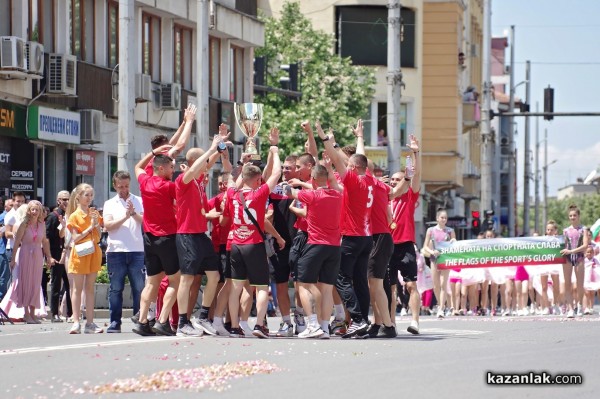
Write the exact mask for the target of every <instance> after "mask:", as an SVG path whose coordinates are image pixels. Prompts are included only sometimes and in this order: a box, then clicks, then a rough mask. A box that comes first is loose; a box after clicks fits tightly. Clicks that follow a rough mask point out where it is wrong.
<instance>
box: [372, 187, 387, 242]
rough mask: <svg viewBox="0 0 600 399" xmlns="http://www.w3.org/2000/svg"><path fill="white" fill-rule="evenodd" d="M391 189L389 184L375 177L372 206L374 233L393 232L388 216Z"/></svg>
mask: <svg viewBox="0 0 600 399" xmlns="http://www.w3.org/2000/svg"><path fill="white" fill-rule="evenodd" d="M391 189H392V188H391V187H390V186H388V185H387V184H385V183H383V182H382V181H380V180H378V179H376V178H373V206H372V207H371V231H372V233H373V234H384V233H388V234H389V233H391V230H390V226H389V224H388V218H387V210H388V206H389V205H390V200H389V194H390V191H391Z"/></svg>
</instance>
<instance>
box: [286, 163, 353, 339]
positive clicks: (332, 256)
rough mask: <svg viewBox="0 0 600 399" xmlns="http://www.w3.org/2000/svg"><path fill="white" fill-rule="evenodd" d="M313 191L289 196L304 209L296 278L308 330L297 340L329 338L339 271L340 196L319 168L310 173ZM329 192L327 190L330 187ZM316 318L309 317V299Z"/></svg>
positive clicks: (330, 176) (330, 177) (329, 175)
mask: <svg viewBox="0 0 600 399" xmlns="http://www.w3.org/2000/svg"><path fill="white" fill-rule="evenodd" d="M311 181H312V186H313V189H312V190H302V191H299V190H293V189H291V187H290V186H288V187H287V188H286V189H287V192H288V195H289V196H291V197H293V198H296V199H298V200H300V201H301V202H302V203H303V204H304V205H305V206H306V212H307V214H306V215H307V216H306V222H307V229H308V241H307V243H306V245H305V246H304V249H303V252H302V257H300V259H299V260H298V266H297V269H298V271H297V278H298V290H299V293H300V300H301V301H302V307H303V309H304V312H305V314H306V316H307V317H308V326H307V328H306V329H305V330H304V331H303V332H300V333H299V334H298V337H299V338H317V337H321V338H329V319H330V317H331V311H332V309H333V296H332V291H333V285H334V284H335V282H336V280H337V276H338V271H339V268H340V256H341V253H340V238H341V232H340V218H339V215H340V212H341V209H342V194H341V193H340V191H341V189H340V188H339V187H338V184H337V180H336V179H335V177H334V176H333V173H329V171H328V170H327V169H326V168H325V167H324V166H322V165H317V166H315V167H314V168H313V169H312V180H311ZM330 186H331V187H332V188H329V187H330ZM311 294H312V296H313V298H314V299H315V302H316V305H315V308H316V310H317V314H313V313H312V305H311V298H310V296H311Z"/></svg>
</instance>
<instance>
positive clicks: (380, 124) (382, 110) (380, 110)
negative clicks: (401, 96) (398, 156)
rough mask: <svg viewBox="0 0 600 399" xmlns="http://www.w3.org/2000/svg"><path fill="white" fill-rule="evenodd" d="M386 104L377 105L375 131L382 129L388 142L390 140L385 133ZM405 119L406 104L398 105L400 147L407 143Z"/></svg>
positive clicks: (406, 114) (406, 112) (406, 115)
mask: <svg viewBox="0 0 600 399" xmlns="http://www.w3.org/2000/svg"><path fill="white" fill-rule="evenodd" d="M387 114H388V113H387V103H378V104H377V115H378V118H377V130H381V129H383V130H384V131H385V132H386V136H387V138H388V141H389V140H391V138H390V135H389V132H388V131H387V130H388V128H387ZM407 117H408V104H407V103H402V104H400V145H403V146H404V145H406V144H407V143H408V134H407V131H406V129H407Z"/></svg>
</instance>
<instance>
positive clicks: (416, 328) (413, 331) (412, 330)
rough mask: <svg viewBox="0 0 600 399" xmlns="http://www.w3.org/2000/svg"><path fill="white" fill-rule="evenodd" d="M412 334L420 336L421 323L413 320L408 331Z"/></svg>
mask: <svg viewBox="0 0 600 399" xmlns="http://www.w3.org/2000/svg"><path fill="white" fill-rule="evenodd" d="M406 331H408V332H409V333H411V334H415V335H418V334H419V322H418V321H416V320H412V321H411V322H410V326H408V328H407V329H406Z"/></svg>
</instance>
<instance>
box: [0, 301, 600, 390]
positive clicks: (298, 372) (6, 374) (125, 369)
mask: <svg viewBox="0 0 600 399" xmlns="http://www.w3.org/2000/svg"><path fill="white" fill-rule="evenodd" d="M597 308H598V307H596V311H597V310H598V309H597ZM408 320H409V319H408V318H407V317H402V318H400V317H397V319H396V321H397V327H398V332H399V336H398V338H397V339H393V340H381V339H379V340H376V339H349V340H342V339H340V338H332V339H330V340H314V339H313V340H310V339H309V340H301V339H298V338H274V339H269V340H260V339H257V338H241V339H233V338H214V337H206V336H205V337H202V338H196V339H190V338H177V337H172V338H171V337H145V338H143V337H139V336H137V335H135V334H133V333H132V332H130V331H131V327H132V323H131V322H130V321H129V320H126V321H124V324H123V333H121V334H99V335H85V334H82V335H68V334H67V330H68V327H69V326H68V325H67V324H50V323H47V322H45V323H44V324H42V325H24V324H16V325H2V326H0V330H1V332H0V362H1V363H2V366H3V367H2V378H1V379H0V380H1V381H2V386H1V387H0V397H2V398H43V397H47V398H57V397H68V398H71V397H98V396H96V395H95V394H91V393H90V392H92V388H93V387H95V386H104V387H103V388H99V387H97V388H96V390H95V391H94V392H104V393H103V394H101V395H99V396H101V397H131V398H137V397H147V396H148V395H150V396H152V397H166V395H169V397H187V396H189V395H190V394H193V395H201V397H207V398H212V397H219V398H234V397H235V398H239V397H242V396H243V397H246V398H251V397H265V395H267V397H275V396H284V397H286V398H305V397H307V395H309V396H313V395H315V394H319V396H320V397H331V395H335V397H338V395H339V396H349V395H352V396H355V397H360V396H363V395H370V396H373V395H377V396H381V395H398V396H400V395H407V394H409V395H411V396H412V397H415V398H421V397H433V396H434V395H442V396H443V397H449V398H471V397H484V396H485V397H486V398H505V397H508V396H513V395H518V396H519V397H545V398H564V397H566V396H574V395H576V396H577V397H579V398H588V397H592V395H594V397H596V395H597V392H598V389H599V388H600V382H599V380H598V378H597V373H596V372H597V369H598V368H597V359H598V357H599V355H600V349H599V346H598V345H597V339H598V327H600V317H598V315H597V314H595V315H593V316H585V317H580V318H576V319H571V320H567V319H565V318H563V317H552V316H528V317H495V318H490V317H452V318H448V319H445V320H437V319H435V318H433V317H422V318H421V320H422V321H421V335H418V336H413V335H411V334H409V333H407V332H406V327H407V326H408ZM278 321H279V320H278V319H276V318H271V319H269V327H270V329H271V331H274V330H276V329H277V325H278ZM98 322H99V324H100V323H102V325H104V324H105V323H106V322H107V320H106V319H104V320H102V319H101V320H98ZM250 325H253V320H252V319H251V321H250ZM241 361H251V362H255V364H254V366H253V368H252V367H250V369H252V370H254V371H257V372H259V373H258V374H255V375H252V376H249V377H244V378H239V379H227V376H232V377H235V376H239V375H240V374H241V373H246V372H248V369H249V366H248V365H242V364H237V363H236V362H241ZM258 361H263V362H262V363H256V362H258ZM225 362H229V363H233V365H232V366H231V368H230V369H229V370H228V371H227V372H225V371H219V372H218V373H217V374H219V375H217V376H214V375H213V376H212V377H211V376H210V374H209V373H206V372H205V371H206V370H204V371H198V370H195V371H190V369H196V368H200V367H205V366H216V365H222V364H224V363H225ZM182 369H187V370H188V371H187V372H186V373H187V374H185V373H183V372H181V371H180V372H175V373H174V375H176V376H177V375H183V374H185V377H182V378H186V386H190V385H189V384H192V385H193V386H194V387H195V389H194V390H195V391H197V390H199V389H198V387H199V385H198V384H199V383H200V382H204V383H205V388H204V389H202V390H201V392H200V393H196V392H193V391H192V392H190V391H188V390H179V391H168V392H151V393H132V394H129V395H125V394H112V393H111V392H114V391H115V389H116V388H115V387H116V386H117V384H115V382H116V381H117V380H118V379H126V378H133V377H135V378H136V380H135V381H137V382H127V383H124V384H122V385H125V386H131V385H132V384H133V383H135V384H140V385H141V383H140V381H145V382H146V383H149V381H154V383H157V382H160V383H161V384H162V386H163V387H166V388H168V387H171V386H173V382H169V381H168V378H167V377H168V373H167V374H165V373H163V374H161V375H154V376H152V374H153V373H157V372H160V371H166V370H182ZM273 369H275V371H273ZM254 371H253V372H254ZM261 371H273V372H272V373H270V374H269V373H261ZM487 372H494V373H502V374H505V373H513V374H514V373H529V372H534V373H542V372H547V373H550V374H552V375H556V374H581V375H582V377H583V384H581V385H570V386H556V385H553V386H551V385H546V386H534V385H521V386H518V387H509V386H506V385H504V386H490V385H487V384H486V382H487V377H486V373H487ZM140 376H145V377H148V378H139V377H140ZM176 379H177V378H176ZM194 379H196V381H194ZM197 379H200V380H202V381H199V380H197ZM75 392H84V393H83V394H80V395H79V394H75ZM594 392H596V393H595V394H594Z"/></svg>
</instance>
